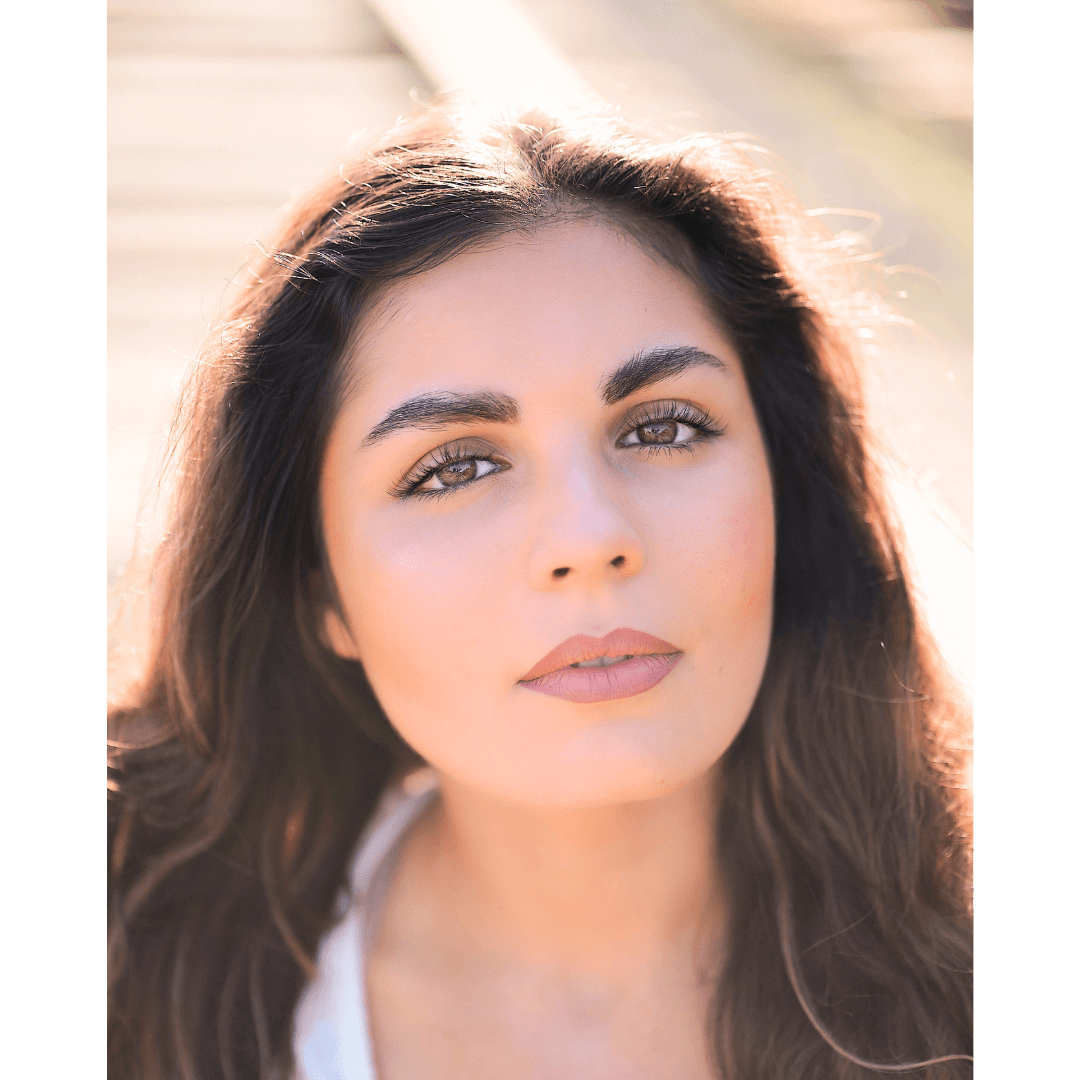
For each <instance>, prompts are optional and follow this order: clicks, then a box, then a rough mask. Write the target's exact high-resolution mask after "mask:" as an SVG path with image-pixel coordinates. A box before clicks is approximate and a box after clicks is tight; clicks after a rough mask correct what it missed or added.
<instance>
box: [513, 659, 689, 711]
mask: <svg viewBox="0 0 1080 1080" xmlns="http://www.w3.org/2000/svg"><path fill="white" fill-rule="evenodd" d="M681 659H682V653H669V654H666V655H657V654H653V655H649V656H632V657H630V659H629V660H622V661H620V662H619V663H618V664H612V665H611V666H610V667H577V668H575V667H566V668H560V669H559V670H558V671H553V672H551V674H550V675H541V676H540V678H539V679H530V680H529V681H528V682H522V683H519V684H518V685H519V686H524V687H525V689H526V690H535V691H536V692H537V693H538V694H548V695H550V696H551V697H558V698H563V699H564V700H565V701H576V702H578V703H579V704H582V705H588V704H590V703H591V702H594V701H615V700H617V699H618V698H626V697H633V696H634V695H635V694H644V693H645V691H646V690H651V689H652V688H653V687H654V686H655V685H656V684H657V683H658V682H660V680H661V679H663V678H664V677H665V676H667V675H668V674H669V673H670V672H671V670H672V668H674V667H675V665H676V664H677V663H678V662H679V661H680V660H681Z"/></svg>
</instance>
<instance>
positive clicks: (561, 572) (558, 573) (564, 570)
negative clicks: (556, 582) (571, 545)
mask: <svg viewBox="0 0 1080 1080" xmlns="http://www.w3.org/2000/svg"><path fill="white" fill-rule="evenodd" d="M551 573H552V576H553V577H566V575H567V574H569V573H570V567H569V566H560V567H559V569H558V570H552V571H551Z"/></svg>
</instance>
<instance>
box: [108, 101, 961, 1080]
mask: <svg viewBox="0 0 1080 1080" xmlns="http://www.w3.org/2000/svg"><path fill="white" fill-rule="evenodd" d="M845 273H846V271H845V270H844V268H843V266H841V265H838V261H837V259H836V257H835V250H834V248H833V247H832V246H831V245H829V243H828V242H827V240H826V239H824V238H823V237H821V236H819V235H818V234H817V233H815V232H813V231H812V230H811V229H810V227H809V225H808V224H807V223H806V219H805V217H803V216H801V215H800V214H799V213H798V212H797V211H796V210H795V209H794V208H792V207H791V206H789V205H788V203H787V202H786V200H785V199H784V197H783V195H782V193H781V192H780V191H779V189H778V188H777V187H776V186H775V185H774V184H772V183H771V182H770V181H769V180H768V179H767V178H766V177H765V176H763V175H762V173H761V171H760V170H759V169H758V168H756V167H755V166H754V165H753V164H752V163H751V162H750V161H749V159H747V158H746V157H745V156H743V154H742V153H741V152H740V151H739V150H738V149H737V148H735V147H734V146H731V145H729V144H727V143H726V142H724V141H723V140H720V139H715V138H705V137H700V138H695V139H687V140H681V141H679V142H676V143H672V144H668V145H659V144H656V143H653V142H650V141H648V140H646V139H644V138H642V137H640V136H638V135H635V134H634V133H632V132H630V131H628V130H626V129H625V128H624V127H623V126H621V125H619V124H616V123H615V122H614V121H611V120H604V119H593V120H575V121H573V122H570V123H564V124H556V123H555V122H553V121H551V120H549V119H546V118H544V117H541V116H528V117H525V118H523V119H519V120H517V121H515V122H510V121H507V120H496V121H490V122H480V121H479V120H478V119H477V118H476V116H475V114H472V113H469V112H467V111H461V112H456V111H455V109H454V107H453V106H451V105H442V106H437V107H433V108H430V109H428V110H427V111H426V112H424V113H421V114H420V115H419V116H417V117H414V118H412V119H410V120H407V121H405V122H403V123H401V124H399V125H398V127H397V128H395V129H394V130H393V131H391V132H390V134H389V135H388V136H387V137H386V139H385V140H384V141H383V142H382V143H381V144H379V145H377V146H375V147H374V148H372V149H371V150H369V151H368V152H367V153H365V154H364V155H363V156H362V157H360V158H359V159H357V160H356V161H353V162H351V163H350V164H349V165H348V166H346V167H343V168H342V170H341V172H340V175H339V176H337V177H335V178H333V179H332V180H331V181H329V182H327V183H326V184H325V185H324V186H323V187H321V188H320V189H318V190H317V191H315V192H314V193H313V194H312V195H311V196H310V197H309V198H308V199H307V200H306V201H305V202H303V204H302V205H299V206H297V207H296V208H295V209H294V212H293V214H292V217H291V222H290V224H289V226H288V228H287V229H286V230H285V234H284V236H283V238H282V239H281V242H280V243H279V244H278V245H277V247H276V248H274V249H273V250H272V251H271V252H269V253H266V254H265V257H264V258H263V259H262V261H261V262H259V263H258V264H257V265H255V266H254V267H252V268H251V273H250V279H249V282H248V284H247V287H246V292H245V294H244V296H243V297H242V299H241V300H240V301H239V303H238V304H237V305H236V307H235V310H234V311H233V312H232V313H231V315H230V316H229V317H228V318H227V319H226V320H225V322H224V323H223V324H222V326H221V327H220V329H219V332H218V334H217V336H216V338H215V339H214V341H213V342H212V344H211V346H210V347H209V348H208V349H207V351H206V354H205V356H204V358H203V362H202V363H201V364H200V365H199V367H198V369H197V371H196V374H195V376H194V378H193V382H192V384H191V385H190V387H189V389H188V391H187V393H186V395H185V397H184V399H183V402H182V406H181V409H180V412H179V413H178V422H177V425H176V442H175V446H176V449H175V452H174V457H173V461H174V464H175V474H176V475H175V493H174V498H173V504H172V510H171V517H170V521H169V527H168V531H167V533H166V538H165V540H164V541H163V542H162V544H161V545H160V548H159V550H158V553H157V558H156V562H155V569H154V574H155V577H154V586H153V596H154V598H155V602H154V615H155V617H154V622H153V625H154V628H155V631H154V632H155V636H154V638H153V642H152V646H151V647H150V649H149V651H148V653H147V656H148V660H147V664H146V670H145V672H144V674H143V677H142V678H141V679H140V680H139V681H138V682H137V683H134V684H133V685H132V687H131V688H130V689H129V691H128V696H127V699H126V701H125V703H124V704H123V705H122V706H117V707H116V709H115V710H114V716H113V721H114V728H115V734H114V744H115V748H114V755H115V757H114V762H113V765H114V771H113V781H112V788H113V803H112V806H113V816H112V824H113V833H112V841H111V871H112V882H113V884H112V899H113V912H114V914H113V928H112V936H111V939H110V943H111V963H112V984H111V985H112V992H111V1001H112V1022H111V1023H112V1049H111V1061H112V1069H113V1072H114V1074H115V1075H116V1076H118V1077H128V1076H131V1077H135V1076H138V1077H141V1078H146V1080H150V1078H155V1077H185V1078H188V1077H192V1078H193V1077H199V1078H202V1077H225V1078H239V1077H277V1076H287V1075H290V1074H292V1075H296V1076H298V1077H307V1078H310V1080H317V1078H322V1077H330V1076H352V1077H355V1076H360V1077H364V1076H373V1075H378V1077H380V1080H396V1078H398V1077H419V1076H423V1077H450V1076H461V1077H466V1076H467V1077H489V1076H492V1077H493V1076H515V1077H540V1076H545V1077H546V1076H559V1077H567V1078H571V1077H578V1076H582V1077H585V1076H587V1077H607V1076H611V1077H627V1076H634V1077H684V1078H695V1077H707V1076H722V1077H725V1078H727V1080H736V1078H738V1080H743V1078H766V1077H767V1078H770V1080H775V1078H777V1077H784V1078H785V1080H795V1078H808V1080H809V1078H811V1077H813V1078H824V1077H830V1078H831V1077H837V1078H840V1077H843V1078H847V1077H852V1078H854V1077H863V1076H871V1075H875V1076H876V1075H882V1074H886V1073H890V1072H908V1071H910V1070H913V1069H918V1070H919V1075H921V1076H926V1077H937V1078H943V1077H950V1078H952V1077H961V1076H968V1075H970V1060H971V1059H970V1057H969V1056H968V1055H969V1054H970V1031H971V1025H970V1006H971V990H970V895H969V880H970V875H969V855H968V844H967V836H966V829H967V816H966V802H965V798H964V790H963V786H962V784H961V780H960V777H961V765H962V755H961V753H960V750H959V738H958V728H957V724H958V722H959V720H960V719H961V718H959V717H957V715H956V710H955V708H954V707H953V706H951V705H950V704H949V702H948V694H947V692H946V690H945V688H944V686H943V683H942V679H941V676H940V674H939V671H938V668H937V666H936V659H935V655H934V652H933V649H932V647H931V645H930V643H929V642H928V640H927V639H926V637H925V635H924V633H923V630H922V627H921V624H920V622H919V620H918V618H917V617H916V614H915V612H914V610H913V607H912V603H911V599H910V596H909V593H908V589H907V586H906V583H905V576H904V570H903V565H902V560H901V558H900V556H899V555H898V553H897V547H896V544H895V542H894V539H893V535H892V531H891V528H890V525H889V521H888V518H887V516H886V513H885V510H884V507H883V504H882V502H881V499H880V493H879V481H878V479H877V477H876V475H875V473H874V470H873V469H872V467H871V464H870V462H869V460H868V458H867V451H866V447H865V445H864V441H863V440H864V434H863V430H862V427H861V414H860V411H859V408H860V407H859V398H858V387H857V380H856V379H855V377H854V375H853V373H852V361H851V357H852V355H853V349H852V347H851V344H850V343H851V341H853V340H855V338H854V335H853V334H852V331H853V329H854V328H855V326H856V323H857V321H858V320H859V319H860V318H867V319H872V318H880V314H879V312H878V311H877V309H876V308H874V307H873V303H872V299H871V300H867V299H866V298H865V297H863V296H861V295H860V293H859V291H858V289H857V287H856V286H855V284H853V282H852V281H851V280H848V279H845V277H844V274H845ZM860 305H861V306H860ZM425 766H426V771H425V772H418V771H417V770H418V769H419V768H420V767H425Z"/></svg>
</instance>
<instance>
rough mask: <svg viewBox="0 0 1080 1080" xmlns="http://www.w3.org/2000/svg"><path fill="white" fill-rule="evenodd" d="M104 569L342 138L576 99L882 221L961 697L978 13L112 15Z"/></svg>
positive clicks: (931, 6)
mask: <svg viewBox="0 0 1080 1080" xmlns="http://www.w3.org/2000/svg"><path fill="white" fill-rule="evenodd" d="M109 12H110V14H109V102H110V104H109V155H110V167H109V278H108V282H109V384H108V385H109V421H108V422H109V430H108V439H109V441H108V455H109V456H108V462H109V466H108V467H109V474H108V494H109V516H108V528H109V534H108V559H109V565H108V572H109V580H110V581H114V580H115V579H116V578H117V576H118V575H119V573H120V572H121V571H122V569H123V567H124V566H125V564H126V563H127V560H128V558H129V556H130V554H131V551H132V543H133V538H134V535H135V530H136V526H137V523H138V522H139V520H140V515H141V514H142V513H144V509H143V508H144V506H145V505H146V498H147V494H148V492H149V491H150V487H151V484H152V480H153V476H154V470H155V466H156V462H157V459H158V456H159V454H160V451H161V448H162V444H163V438H164V434H165V431H166V428H167V426H168V423H169V420H170V416H171V411H172V407H173V404H174V401H175V397H176V392H177V389H178V387H179V384H180V380H181V378H182V375H183V372H184V370H185V369H186V367H187V366H188V364H189V363H190V361H191V359H192V357H193V356H194V355H195V352H196V349H197V346H198V344H199V341H200V339H201V338H202V336H203V334H204V333H205V331H206V329H207V326H208V324H209V322H210V321H211V320H213V318H214V317H215V315H216V314H217V313H218V310H219V303H220V301H221V298H222V294H223V292H224V290H225V287H226V284H227V282H228V280H229V278H230V276H231V275H232V274H233V273H234V272H235V271H236V269H237V268H238V267H239V266H240V265H241V264H242V262H243V253H244V249H245V247H246V246H247V245H248V244H250V243H253V242H256V241H259V240H265V239H267V238H268V233H269V231H270V226H271V223H272V220H273V215H274V212H275V210H277V209H278V208H279V207H280V205H281V204H282V203H283V202H285V201H286V200H287V199H288V198H290V197H291V196H293V195H295V194H297V193H299V192H300V191H302V190H303V189H304V188H306V187H307V186H308V185H310V184H311V183H312V182H313V181H315V180H317V179H318V178H319V177H320V176H322V175H323V174H325V173H326V172H328V171H331V170H335V169H336V168H337V165H338V163H339V162H340V160H341V159H342V156H343V153H344V151H345V149H346V147H347V145H348V143H349V140H350V139H353V138H355V137H356V136H357V135H358V134H359V133H360V132H362V131H363V130H364V129H372V128H375V129H377V128H380V127H383V126H386V125H388V124H389V123H391V122H392V121H393V120H394V119H395V118H396V117H398V116H399V115H401V114H403V113H406V112H408V111H410V110H411V109H412V108H413V107H414V103H415V102H416V101H418V100H424V99H425V98H427V97H429V96H430V95H431V94H432V93H434V92H436V91H438V90H442V89H449V88H457V87H465V86H471V87H476V88H479V89H481V90H484V91H488V92H491V93H494V94H497V95H503V96H508V97H511V98H513V99H515V100H519V101H520V100H530V99H537V100H539V99H541V98H542V97H543V96H544V95H545V94H546V93H548V92H550V91H551V90H552V89H555V90H558V91H559V92H566V91H569V92H580V93H592V94H596V95H599V96H600V97H602V98H604V99H606V100H608V101H610V102H614V103H616V104H618V105H620V106H622V107H623V108H624V109H625V110H626V111H627V112H628V113H629V114H630V115H631V116H633V117H636V118H639V119H642V120H645V121H648V122H649V123H650V124H651V125H652V126H654V127H655V126H657V125H660V126H665V125H667V126H670V127H672V128H674V129H677V130H679V131H688V130H715V131H739V132H745V133H749V134H751V135H753V136H754V137H755V138H756V139H757V140H759V141H760V142H761V143H762V144H763V145H765V146H767V147H768V148H769V149H770V150H771V151H772V152H773V153H774V154H775V155H776V158H775V161H774V167H775V168H776V169H777V170H778V171H779V172H780V174H781V176H782V177H783V178H784V180H785V182H786V183H787V184H788V185H789V186H790V187H791V189H792V190H793V191H794V192H795V193H796V194H797V195H798V196H799V197H800V198H801V199H802V200H803V202H804V203H805V204H806V205H808V206H810V207H816V208H827V209H830V210H845V211H849V212H856V213H857V214H858V215H863V216H855V215H853V214H847V215H843V216H841V215H836V214H832V215H830V216H828V217H826V218H825V220H826V221H827V222H828V223H829V225H830V227H833V228H835V229H845V228H864V227H866V225H867V222H868V221H871V220H877V221H878V222H879V223H878V224H877V226H876V233H875V234H874V235H873V248H874V250H875V251H878V252H880V253H881V258H882V260H883V262H884V263H885V264H886V265H887V266H889V267H890V268H891V269H892V272H891V273H890V274H889V275H887V277H886V279H885V280H886V281H887V282H888V286H889V290H890V296H889V299H890V300H891V301H892V302H893V303H894V304H895V305H896V307H897V308H898V309H899V310H900V311H901V312H902V313H903V314H904V315H906V316H908V317H910V318H911V319H913V320H914V321H915V322H916V323H918V324H919V325H920V326H921V327H923V328H925V330H926V331H928V333H927V334H924V335H917V334H913V333H912V334H906V335H897V336H896V338H895V340H891V341H890V343H889V345H888V347H887V348H883V349H881V350H880V351H879V353H878V354H877V355H876V356H872V357H871V361H870V363H871V366H870V368H869V370H868V371H867V387H868V391H869V395H870V407H871V416H872V419H873V421H874V422H875V425H876V427H877V428H878V429H879V430H880V432H881V434H882V437H883V441H884V442H885V444H886V445H887V446H888V447H889V449H890V451H891V454H892V464H891V466H890V469H889V474H890V483H891V489H892V494H893V497H894V500H895V503H896V505H897V507H898V509H899V511H900V513H901V516H902V519H903V524H904V529H905V532H906V534H907V539H908V548H909V558H910V561H911V562H912V564H913V568H914V571H915V577H916V584H917V586H918V587H919V589H920V591H921V593H922V594H923V598H924V602H925V605H926V608H927V611H928V613H929V615H930V618H931V625H932V626H933V628H934V630H935V632H936V634H937V636H938V639H939V641H940V642H941V644H942V646H943V648H944V650H945V652H946V655H947V657H948V658H949V660H950V662H951V664H952V666H953V669H954V671H955V673H956V674H957V676H958V677H959V678H960V680H961V681H962V682H963V683H965V684H967V685H969V686H970V679H971V667H972V658H971V633H972V632H971V618H972V616H971V607H972V589H971V572H972V556H971V544H972V505H971V471H972V469H971V397H972V392H971V318H970V311H971V289H972V275H971V247H972V227H971V216H972V215H971V112H972V94H971V69H972V31H971V27H972V6H971V0H367V2H364V0H112V3H110V6H109Z"/></svg>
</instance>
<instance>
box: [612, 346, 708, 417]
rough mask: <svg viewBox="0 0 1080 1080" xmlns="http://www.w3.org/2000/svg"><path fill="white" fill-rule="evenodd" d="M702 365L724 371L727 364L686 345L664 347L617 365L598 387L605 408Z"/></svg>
mask: <svg viewBox="0 0 1080 1080" xmlns="http://www.w3.org/2000/svg"><path fill="white" fill-rule="evenodd" d="M701 364H704V365H706V366H708V367H714V368H717V369H718V370H720V371H725V372H726V371H727V370H728V365H727V364H725V363H724V361H723V360H721V359H720V357H719V356H713V354H712V353H707V352H705V351H704V350H703V349H696V348H694V347H693V346H690V345H680V346H675V347H672V346H666V345H661V346H658V347H657V348H655V349H648V350H646V351H645V352H639V353H638V354H637V355H636V356H632V357H630V359H629V360H627V361H626V363H625V364H620V365H619V367H618V368H616V369H615V371H613V372H612V373H611V374H610V375H609V376H608V377H607V378H606V379H605V380H604V381H603V383H602V384H601V393H602V394H603V397H604V404H605V405H614V404H615V403H616V402H618V401H622V400H623V398H628V397H629V396H630V395H631V394H633V393H635V392H636V391H638V390H641V389H643V388H644V387H646V386H651V385H652V384H653V383H656V382H660V381H661V380H662V379H670V378H671V377H672V376H673V375H678V374H679V373H680V372H682V371H685V370H686V369H687V368H691V367H697V366H699V365H701Z"/></svg>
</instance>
